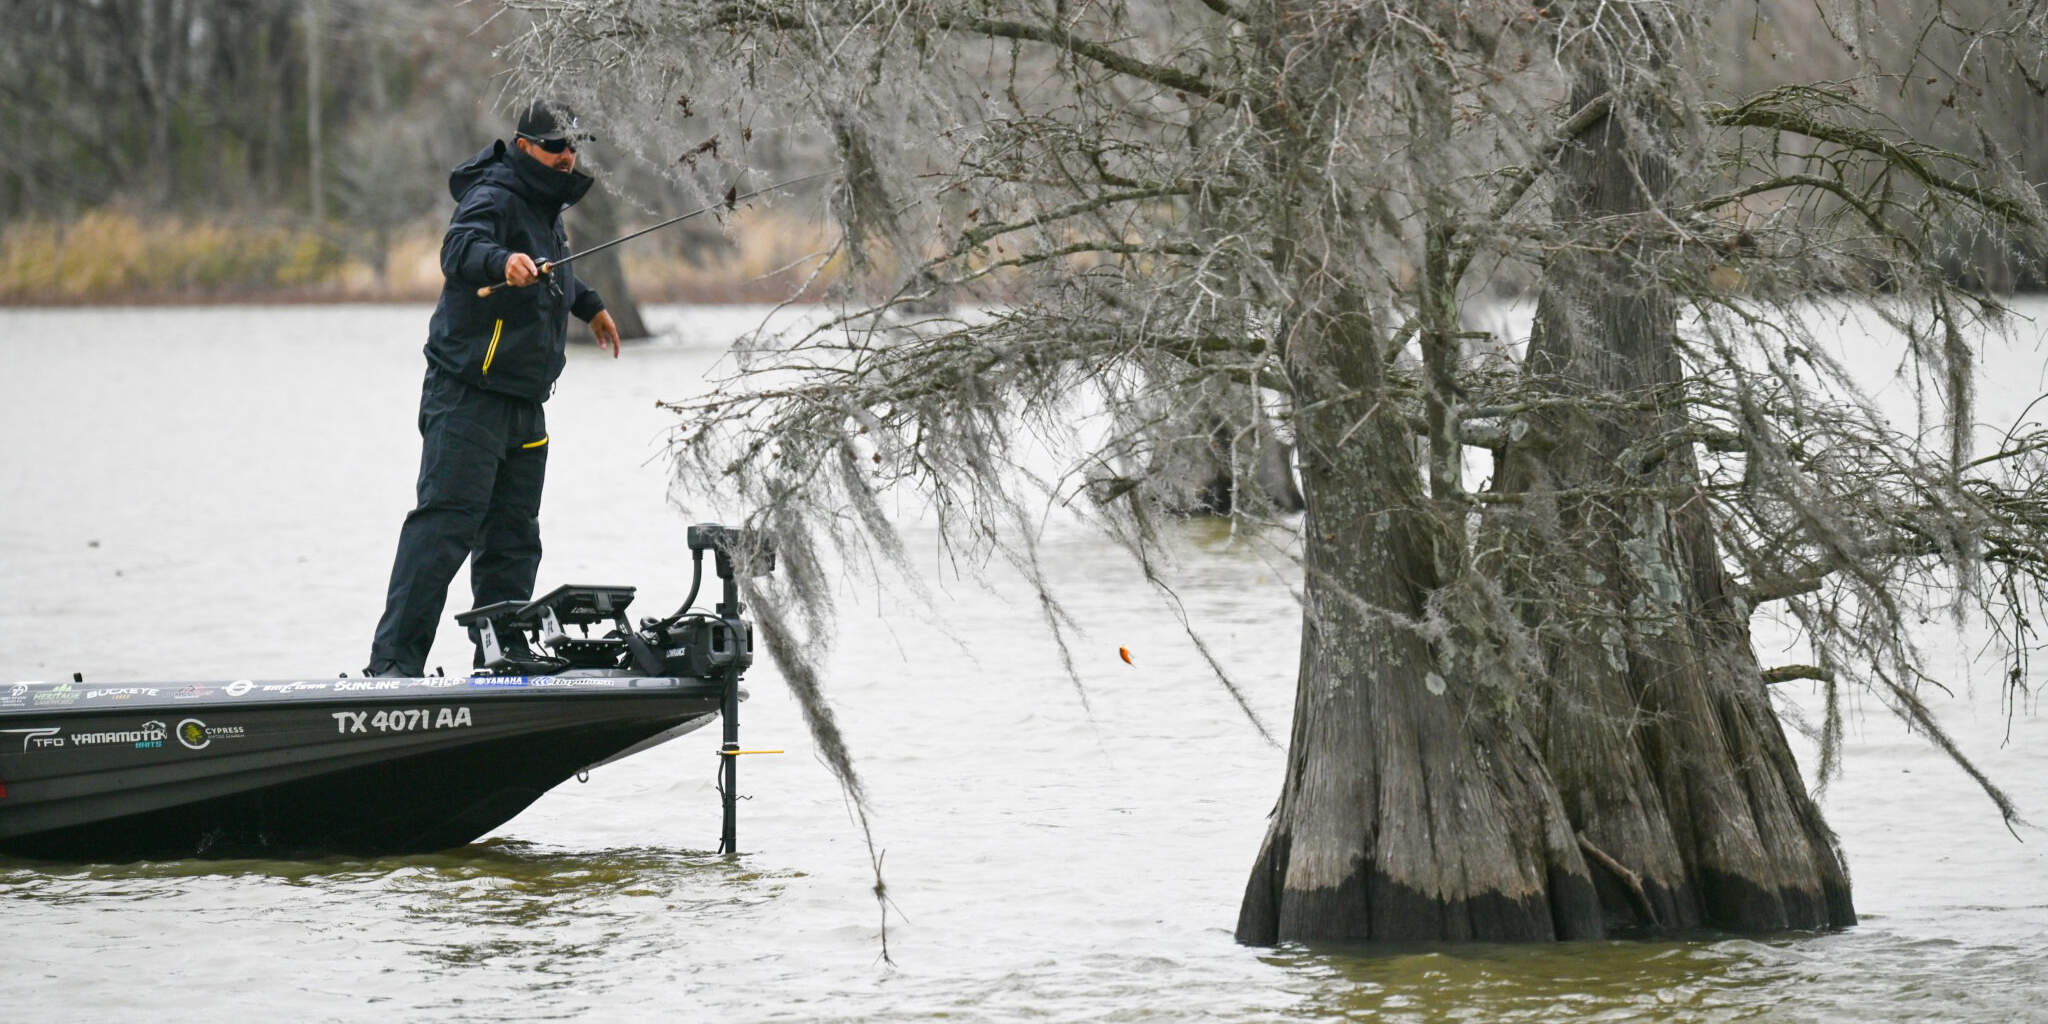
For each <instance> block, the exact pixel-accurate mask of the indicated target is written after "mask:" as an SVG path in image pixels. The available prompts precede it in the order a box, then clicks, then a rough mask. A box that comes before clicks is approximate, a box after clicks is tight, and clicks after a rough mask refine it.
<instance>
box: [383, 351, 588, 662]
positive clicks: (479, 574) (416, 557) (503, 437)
mask: <svg viewBox="0 0 2048 1024" xmlns="http://www.w3.org/2000/svg"><path fill="white" fill-rule="evenodd" d="M420 439H421V442H422V446H421V452H420V478H419V488H418V489H419V506H418V507H417V508H415V509H413V510H412V511H411V512H410V513H408V514H407V515H406V517H405V526H404V528H403V529H402V530H400V531H399V534H398V556H397V558H396V559H394V561H393V563H392V566H391V586H390V590H389V592H388V593H387V595H386V596H385V599H384V617H383V618H382V619H380V620H379V621H378V623H377V635H376V638H375V640H374V641H372V643H371V645H370V665H369V670H370V671H372V672H376V673H382V674H397V675H406V676H420V675H425V674H426V664H427V652H428V650H429V649H430V648H431V647H432V646H433V644H434V632H435V628H436V627H437V626H438V625H439V623H440V619H441V610H442V605H443V604H445V603H446V601H447V596H448V583H449V581H450V580H453V579H454V578H455V570H457V569H459V568H461V567H462V561H463V559H465V558H467V559H469V589H470V593H471V594H472V596H473V598H474V602H473V603H472V604H471V605H470V607H472V608H480V607H482V606H484V605H487V604H492V603H494V602H498V601H523V600H526V599H528V598H530V597H532V596H533V581H534V577H535V576H536V575H537V574H538V573H539V571H540V493H541V484H542V481H543V480H544V479H545V478H546V476H547V466H548V430H547V418H546V416H545V415H544V414H543V413H542V411H541V404H540V403H539V402H536V401H532V400H531V399H526V398H519V397H516V396H512V395H505V394H500V393H498V392H495V391H485V390H482V389H481V388H474V387H471V386H469V385H468V384H465V383H463V382H462V381H460V380H458V379H457V378H455V377H453V376H451V375H449V374H446V373H443V372H441V371H439V370H434V369H429V370H428V371H427V379H426V383H425V384H423V385H422V386H421V389H420Z"/></svg>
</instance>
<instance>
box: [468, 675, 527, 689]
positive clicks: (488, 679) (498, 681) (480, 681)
mask: <svg viewBox="0 0 2048 1024" xmlns="http://www.w3.org/2000/svg"><path fill="white" fill-rule="evenodd" d="M469 685H471V686H498V687H503V686H525V685H526V677H525V676H471V677H470V678H469Z"/></svg>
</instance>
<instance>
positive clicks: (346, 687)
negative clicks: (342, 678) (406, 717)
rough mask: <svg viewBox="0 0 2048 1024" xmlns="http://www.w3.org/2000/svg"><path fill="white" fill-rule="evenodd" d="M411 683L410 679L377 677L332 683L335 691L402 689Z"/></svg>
mask: <svg viewBox="0 0 2048 1024" xmlns="http://www.w3.org/2000/svg"><path fill="white" fill-rule="evenodd" d="M411 685H413V684H412V682H411V681H410V680H403V679H379V680H367V681H357V682H340V683H334V684H333V686H334V690H335V692H336V693H350V692H355V691H360V690H403V689H405V688H406V687H408V686H411Z"/></svg>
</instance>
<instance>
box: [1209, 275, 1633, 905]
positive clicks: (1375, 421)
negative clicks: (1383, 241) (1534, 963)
mask: <svg viewBox="0 0 2048 1024" xmlns="http://www.w3.org/2000/svg"><path fill="white" fill-rule="evenodd" d="M1336 306H1337V307H1338V311H1337V312H1335V313H1334V314H1331V313H1321V312H1319V313H1317V314H1314V315H1311V316H1309V317H1306V318H1304V319H1303V320H1302V321H1299V322H1298V327H1297V329H1296V331H1295V333H1294V335H1293V336H1292V337H1291V338H1289V339H1288V340H1289V363H1290V373H1291V374H1293V375H1294V376H1295V378H1296V386H1297V391H1296V394H1297V395H1301V396H1303V401H1302V412H1301V413H1300V414H1298V418H1297V427H1296V429H1297V432H1298V436H1299V439H1300V440H1299V441H1298V444H1299V445H1300V449H1301V453H1302V469H1303V472H1302V477H1303V487H1302V493H1303V496H1304V498H1305V499H1306V500H1307V506H1308V508H1307V515H1306V517H1305V520H1304V525H1303V531H1304V533H1305V535H1306V542H1305V564H1306V579H1305V581H1304V590H1305V595H1306V605H1307V606H1306V608H1305V612H1304V616H1303V626H1302V648H1301V669H1300V677H1299V682H1298V684H1297V687H1296V697H1295V717H1294V728H1293V736H1292V739H1291V742H1290V745H1289V749H1288V764H1287V777H1286V780H1285V782H1284V783H1283V784H1282V789H1281V795H1280V803H1279V806H1278V808H1277V809H1276V810H1275V812H1274V816H1273V823H1272V826H1271V829H1270V831H1269V832H1268V834H1267V836H1266V840H1265V843H1264V845H1263V846H1262V847H1261V849H1260V851H1259V855H1258V859H1257V861H1256V863H1255V864H1254V866H1253V869H1252V874H1251V879H1250V881H1249V883H1248V884H1247V886H1246V889H1245V898H1244V903H1243V906H1242V909H1241V911H1240V915H1239V918H1238V925H1237V937H1238V939H1239V941H1242V942H1248V943H1256V944H1270V943H1274V942H1285V941H1302V940H1306V941H1314V940H1384V941H1401V940H1457V939H1477V940H1488V941H1522V940H1536V939H1557V938H1589V937H1594V936H1597V935H1598V934H1599V933H1600V915H1599V908H1598V906H1597V903H1596V901H1595V897H1594V889H1593V882H1592V880H1591V877H1590V873H1589V872H1588V870H1587V868H1586V865H1585V862H1584V860H1583V858H1582V857H1581V855H1580V853H1579V850H1578V848H1577V847H1576V845H1575V844H1574V841H1573V838H1572V835H1571V830H1570V827H1569V825H1568V823H1567V821H1566V818H1565V815H1564V808H1563V806H1562V805H1561V804H1560V803H1559V801H1558V799H1557V797H1556V793H1555V790H1554V788H1553V787H1552V786H1551V784H1550V782H1549V779H1548V776H1547V774H1546V772H1545V771H1544V768H1543V765H1542V763H1541V761H1540V759H1539V757H1538V754H1537V751H1536V748H1535V746H1534V744H1533V743H1532V742H1531V741H1530V739H1529V737H1528V736H1527V735H1526V733H1524V732H1523V731H1522V730H1520V729H1519V728H1518V727H1517V726H1516V725H1515V723H1514V722H1513V721H1512V719H1510V718H1508V717H1505V716H1503V715H1501V714H1500V713H1499V712H1498V710H1497V704H1496V702H1495V701H1494V699H1493V694H1492V693H1491V692H1490V691H1489V690H1488V688H1487V686H1486V681H1485V679H1484V677H1483V676H1482V675H1481V674H1480V673H1478V672H1476V671H1473V662H1471V661H1470V660H1466V659H1458V658H1455V657H1451V656H1447V655H1446V653H1445V652H1443V651H1441V650H1440V649H1439V647H1438V645H1437V644H1435V643H1433V642H1432V640H1431V637H1430V632H1431V631H1430V629H1429V628H1428V627H1427V626H1426V624H1425V619H1426V618H1427V617H1428V615H1429V609H1428V608H1427V604H1428V602H1429V601H1430V598H1431V596H1432V594H1433V593H1434V592H1435V591H1436V590H1437V589H1438V579H1437V575H1438V574H1437V570H1436V568H1435V557H1436V550H1435V549H1436V545H1437V544H1439V543H1441V540H1442V538H1441V536H1440V529H1439V525H1438V521H1437V520H1436V518H1435V517H1434V516H1432V515H1430V514H1429V513H1428V512H1427V511H1426V510H1425V509H1424V506H1423V501H1424V499H1423V497H1422V495H1421V494H1420V493H1419V488H1418V486H1417V477H1416V474H1415V469H1414V466H1415V464H1414V458H1413V448H1412V444H1411V441H1410V436H1411V435H1410V433H1409V428H1408V425H1407V423H1406V422H1405V420H1404V419H1403V418H1402V417H1401V416H1400V415H1399V414H1397V413H1395V412H1394V411H1393V404H1392V403H1389V402H1381V401H1375V400H1374V397H1373V396H1374V395H1375V393H1376V392H1377V391H1379V389H1380V388H1381V387H1383V385H1384V381H1383V380H1382V379H1381V375H1380V371H1381V370H1382V369H1383V368H1382V367H1379V366H1377V365H1376V362H1377V359H1378V357H1377V355H1376V354H1375V352H1376V346H1375V345H1373V344H1372V343H1371V341H1372V337H1373V332H1372V331H1370V330H1369V329H1368V326H1367V325H1366V324H1365V323H1364V322H1363V321H1364V317H1363V315H1362V314H1361V313H1359V312H1358V311H1357V310H1358V307H1357V305H1356V304H1354V303H1348V302H1345V301H1344V300H1343V299H1342V298H1338V299H1337V300H1336ZM1346 393H1350V394H1355V395H1357V396H1358V397H1355V398H1349V399H1346V398H1342V397H1338V396H1340V395H1343V394H1346ZM1461 665H1462V666H1464V667H1463V668H1462V669H1461V668H1459V667H1458V666H1461Z"/></svg>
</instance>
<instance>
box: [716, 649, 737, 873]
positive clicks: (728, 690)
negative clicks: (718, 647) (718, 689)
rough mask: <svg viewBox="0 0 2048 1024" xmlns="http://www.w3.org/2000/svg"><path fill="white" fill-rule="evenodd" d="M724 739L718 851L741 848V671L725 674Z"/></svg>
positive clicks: (721, 757)
mask: <svg viewBox="0 0 2048 1024" xmlns="http://www.w3.org/2000/svg"><path fill="white" fill-rule="evenodd" d="M718 717H719V718H721V719H723V720H724V724H725V743H724V744H722V745H721V746H720V747H719V748H718V760H719V765H718V795H719V798H720V799H721V800H722V801H723V802H724V804H725V826H724V827H723V828H722V829H721V830H720V831H719V833H718V852H719V853H738V852H740V838H739V830H740V814H739V801H740V674H739V673H738V672H727V673H726V674H725V702H724V705H723V706H722V707H721V708H719V712H718Z"/></svg>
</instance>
